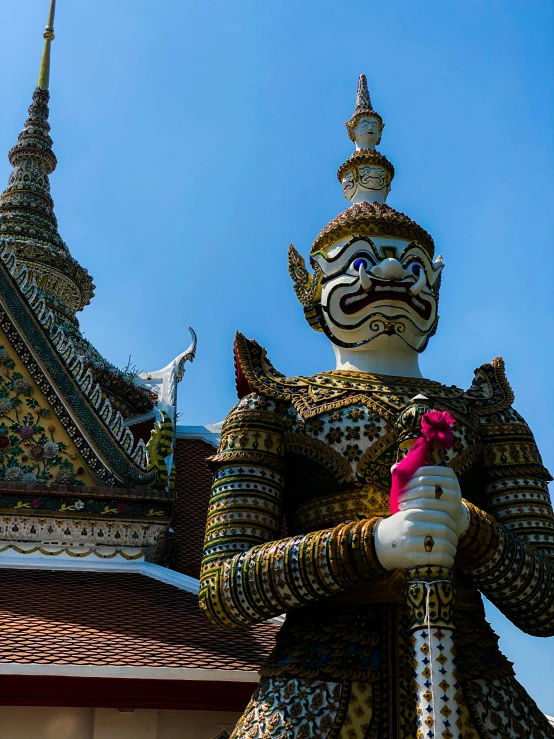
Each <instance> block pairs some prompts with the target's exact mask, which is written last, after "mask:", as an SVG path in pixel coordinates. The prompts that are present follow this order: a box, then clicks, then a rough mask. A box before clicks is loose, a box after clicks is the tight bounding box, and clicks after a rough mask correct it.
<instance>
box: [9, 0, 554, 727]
mask: <svg viewBox="0 0 554 739" xmlns="http://www.w3.org/2000/svg"><path fill="white" fill-rule="evenodd" d="M46 14H47V0H2V3H1V5H0V22H1V24H2V27H3V28H4V29H5V33H4V34H3V39H2V44H1V45H0V61H1V65H0V79H1V90H2V96H3V100H2V111H1V113H0V116H1V124H2V125H1V127H0V151H1V150H2V148H3V151H5V152H6V153H7V152H8V150H9V148H10V147H11V146H12V145H13V144H14V143H15V141H16V137H17V134H18V133H19V131H20V130H21V128H22V124H23V122H24V120H25V117H26V109H27V107H28V105H29V103H30V98H31V94H32V90H33V88H34V85H35V83H36V76H37V71H38V64H39V59H40V54H41V44H42V39H41V35H42V31H43V27H44V24H45V20H46ZM553 38H554V6H553V5H552V3H551V2H549V1H548V0H527V1H526V2H525V1H524V0H521V1H519V2H515V1H514V0H487V1H486V2H484V0H481V1H480V2H479V1H478V0H463V1H462V0H457V1H456V0H455V1H453V2H449V3H445V2H443V0H391V2H387V3H375V2H372V3H351V4H347V3H337V2H331V0H318V1H317V2H316V1H315V0H305V1H304V2H302V3H295V2H292V0H286V1H279V0H276V1H275V2H271V3H266V2H259V0H257V1H256V0H242V2H240V3H228V2H225V1H224V0H212V2H210V3H191V2H188V0H187V1H185V0H159V1H158V2H156V3H152V2H151V1H150V0H117V2H108V0H79V2H74V1H73V0H58V8H57V19H56V40H55V42H54V44H53V51H52V57H53V62H52V78H51V92H52V101H51V117H50V120H51V124H52V137H53V139H54V145H55V152H56V155H57V157H58V160H59V165H58V169H57V170H56V172H55V173H54V174H53V176H52V178H51V183H52V193H53V197H54V200H55V202H56V213H57V216H58V220H59V225H60V233H61V235H62V237H63V238H64V239H65V241H66V242H67V244H68V245H69V247H70V249H71V251H72V253H73V255H74V256H75V257H76V258H77V259H78V260H79V261H80V262H81V264H83V265H84V266H85V267H87V269H88V270H89V271H90V272H91V274H92V275H93V276H94V278H95V282H96V285H97V289H96V297H95V298H94V299H93V301H92V303H91V305H90V306H88V307H87V308H86V309H85V311H84V312H83V313H82V318H81V325H82V328H83V330H84V332H85V334H86V335H87V337H88V338H89V339H90V340H91V341H92V342H93V343H94V344H95V345H96V346H97V347H98V349H99V350H100V351H102V352H103V353H104V355H105V356H106V357H107V358H108V359H110V360H111V361H112V362H114V363H115V364H118V365H120V366H121V365H125V364H126V363H127V359H128V357H129V355H131V358H132V362H133V363H134V364H135V365H136V366H137V367H138V369H148V370H152V369H157V368H159V367H162V366H165V365H166V364H167V363H168V361H169V360H171V359H172V358H173V357H174V356H175V355H177V354H178V353H179V352H180V351H182V349H183V348H184V347H186V345H187V344H188V340H189V339H188V333H187V330H186V329H187V326H188V325H192V326H193V327H194V328H195V329H196V331H197V333H198V337H199V347H198V356H197V360H196V361H195V363H194V364H193V365H189V366H188V369H187V374H186V376H185V379H184V381H183V383H182V385H181V389H180V411H181V413H182V416H181V419H180V422H181V423H184V424H200V423H212V422H215V421H218V420H221V419H222V418H223V417H224V416H225V415H226V413H227V411H228V409H229V408H230V406H231V405H232V404H233V402H234V398H235V395H234V378H233V365H232V340H233V334H234V332H235V331H236V330H237V329H239V330H241V331H242V332H244V333H245V334H246V335H247V336H250V337H255V338H257V339H258V340H259V341H260V342H261V343H262V344H264V345H265V346H266V347H267V349H268V353H269V356H270V358H271V359H272V361H273V363H274V364H275V365H276V366H277V367H278V368H279V369H280V370H281V371H283V372H286V373H287V374H310V373H313V372H316V371H318V370H323V369H330V368H331V367H332V365H333V356H332V351H331V348H330V345H329V344H328V342H327V340H326V339H325V338H324V337H323V336H322V335H320V334H316V333H315V332H313V331H312V330H311V329H310V328H309V327H308V326H307V324H306V323H305V322H304V319H303V316H302V311H301V309H300V306H299V305H298V304H297V302H296V298H295V296H294V293H293V291H292V287H291V285H290V281H289V277H288V274H287V268H286V259H287V247H288V244H289V243H290V242H293V243H294V244H295V246H296V248H297V249H298V250H299V251H301V252H302V253H303V254H304V255H307V253H308V252H309V247H310V244H311V242H312V241H313V239H314V238H315V236H316V235H317V234H318V232H319V231H320V229H321V228H323V227H324V226H325V225H326V223H327V222H328V221H329V220H331V218H333V217H334V216H335V215H337V214H338V213H339V212H340V211H342V210H344V208H345V207H346V201H345V200H344V199H343V198H342V194H341V190H340V186H339V183H338V182H337V180H336V176H335V173H336V170H337V168H338V167H339V165H340V164H341V163H342V162H343V161H344V159H346V157H347V156H348V155H349V154H350V152H351V150H352V147H351V143H350V141H349V139H348V137H347V135H346V131H345V129H344V126H343V122H344V121H345V120H346V119H347V118H349V117H350V115H351V113H352V109H353V106H354V97H355V88H356V80H357V77H358V75H359V74H360V73H361V72H365V73H366V75H367V77H368V81H369V86H370V91H371V95H372V100H373V104H374V106H375V109H376V110H378V111H379V112H380V113H381V115H382V116H383V118H384V120H385V123H386V128H385V131H384V135H383V139H382V143H381V147H380V149H381V151H382V152H383V153H385V154H386V155H387V157H388V158H389V159H390V160H391V161H392V162H393V164H394V166H395V168H396V178H395V180H394V182H393V189H392V192H391V195H390V197H389V201H388V202H389V204H390V205H392V206H393V207H394V208H396V209H398V210H401V211H403V212H405V213H407V214H408V215H409V216H410V217H412V218H414V219H415V220H416V221H418V223H420V224H421V225H422V226H424V227H425V228H426V229H427V230H428V231H430V233H431V234H432V235H433V237H434V239H435V242H436V245H437V251H438V253H442V254H443V257H444V261H445V263H446V269H445V271H444V277H443V287H442V296H441V302H440V306H439V309H440V310H439V312H440V315H441V322H440V326H439V332H438V334H437V336H436V337H435V338H433V339H432V341H431V343H430V345H429V348H428V350H427V351H426V352H425V354H424V355H423V357H422V362H421V364H422V368H423V372H424V374H425V375H426V376H428V377H432V378H433V379H438V380H441V381H443V382H446V383H447V384H456V385H460V386H463V387H467V386H468V385H469V383H470V382H471V377H472V373H473V369H474V368H475V367H477V366H478V365H480V364H482V363H484V362H487V361H490V360H491V359H492V358H493V357H494V356H497V355H499V354H500V355H502V356H503V357H504V359H505V360H506V364H507V370H508V375H509V378H510V381H511V383H512V385H513V387H514V390H515V392H516V401H517V402H516V406H517V408H518V410H519V411H520V412H521V413H522V414H523V415H524V416H525V417H526V419H527V420H528V421H529V423H530V425H531V427H532V428H533V430H534V432H535V435H536V437H537V440H538V442H539V446H540V448H541V450H542V452H543V456H544V459H545V463H546V464H547V466H549V467H550V469H554V451H553V448H552V446H553V445H552V439H553V438H554V434H553V424H552V418H553V417H554V391H553V389H552V382H551V377H552V362H553V359H554V357H553V354H554V350H553V342H552V336H553V328H554V301H553V297H552V296H553V295H554V291H553V289H552V268H551V267H552V264H553V255H552V250H551V247H550V241H551V238H552V232H553V227H554V216H553V208H552V202H553V196H554V192H553V190H554V186H553V184H552V183H553V181H554V178H553V171H554V137H553V135H552V133H553V122H554V92H553V86H552V84H551V77H552V69H553V68H554V42H553V41H552V39H553ZM9 171H10V168H9V164H8V162H7V159H6V158H4V159H1V158H0V185H1V186H2V187H3V186H4V185H3V184H2V183H5V182H7V178H8V175H9ZM489 616H490V619H491V621H492V622H493V625H494V626H495V628H496V629H497V631H498V632H499V633H500V635H501V646H502V647H503V648H504V650H505V652H506V653H507V654H508V656H509V657H510V659H512V660H514V662H515V665H516V669H517V674H518V677H519V679H520V680H521V681H522V682H523V684H524V685H525V686H526V687H527V688H528V689H529V690H530V691H531V693H532V694H533V696H534V697H535V699H536V700H537V701H538V703H539V705H540V707H541V708H542V709H543V710H544V711H546V712H549V713H550V714H554V676H553V673H552V669H551V667H552V664H553V661H554V640H552V639H551V640H538V639H533V638H531V637H527V636H525V635H522V634H520V633H519V632H518V631H517V629H515V628H514V627H512V626H511V625H510V624H509V623H508V622H507V621H506V619H504V618H503V617H502V616H501V615H500V614H498V613H497V612H495V610H494V609H493V608H492V607H491V608H490V609H489Z"/></svg>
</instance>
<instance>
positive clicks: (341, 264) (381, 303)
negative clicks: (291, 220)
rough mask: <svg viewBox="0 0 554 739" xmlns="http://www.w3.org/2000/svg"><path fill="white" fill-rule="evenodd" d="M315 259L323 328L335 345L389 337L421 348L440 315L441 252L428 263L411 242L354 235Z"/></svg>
mask: <svg viewBox="0 0 554 739" xmlns="http://www.w3.org/2000/svg"><path fill="white" fill-rule="evenodd" d="M314 260H315V262H316V263H317V264H318V266H319V267H320V268H321V271H322V273H323V275H322V279H321V310H322V316H323V319H322V322H323V324H324V325H323V330H324V331H325V333H326V334H327V336H328V337H329V338H330V339H331V341H333V343H334V344H337V345H338V346H343V347H351V348H353V347H361V346H364V345H367V344H369V343H370V342H372V341H374V340H375V339H376V338H378V337H379V336H389V337H397V338H396V340H402V341H403V342H404V343H405V344H407V345H408V346H409V347H411V348H412V349H414V350H415V351H418V352H421V351H423V350H424V349H425V347H426V346H427V342H428V340H429V337H430V336H431V335H432V334H433V333H434V331H435V328H436V324H437V320H438V318H437V304H438V293H439V285H440V273H441V271H442V267H443V264H442V259H441V258H440V257H439V258H438V259H437V260H436V261H435V262H432V261H431V259H430V258H429V256H428V254H427V252H426V251H425V250H424V249H422V247H421V246H419V245H418V244H417V242H414V241H412V242H410V241H408V240H402V239H389V238H384V237H377V236H376V237H373V238H372V239H369V238H368V237H363V238H362V237H356V236H354V237H351V238H348V239H342V240H341V241H339V242H338V243H336V244H335V245H333V246H332V247H330V248H329V249H327V250H325V251H324V252H319V253H317V254H314Z"/></svg>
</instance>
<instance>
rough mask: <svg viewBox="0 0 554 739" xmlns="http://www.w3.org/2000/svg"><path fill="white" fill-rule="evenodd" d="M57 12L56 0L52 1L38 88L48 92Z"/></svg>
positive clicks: (45, 30)
mask: <svg viewBox="0 0 554 739" xmlns="http://www.w3.org/2000/svg"><path fill="white" fill-rule="evenodd" d="M55 12H56V0H50V11H49V13H48V23H47V24H46V28H45V29H44V50H43V52H42V60H41V63H40V72H39V74H38V82H37V87H39V88H40V89H41V90H48V83H49V82H50V46H51V44H52V41H53V40H54V14H55Z"/></svg>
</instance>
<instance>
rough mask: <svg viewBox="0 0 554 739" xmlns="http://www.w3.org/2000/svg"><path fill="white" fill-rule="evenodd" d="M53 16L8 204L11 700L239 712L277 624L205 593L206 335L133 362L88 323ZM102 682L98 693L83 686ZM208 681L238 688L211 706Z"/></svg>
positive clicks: (0, 348)
mask: <svg viewBox="0 0 554 739" xmlns="http://www.w3.org/2000/svg"><path fill="white" fill-rule="evenodd" d="M54 10H55V0H51V5H50V13H49V18H48V24H47V26H46V31H45V33H44V38H45V43H44V52H43V57H42V62H41V68H40V74H39V80H38V85H37V88H36V89H35V91H34V93H33V101H32V104H31V107H30V108H29V117H28V119H27V121H26V122H25V125H24V128H23V131H22V132H21V134H20V135H19V138H18V140H17V143H16V145H15V146H14V147H13V148H12V149H11V151H10V153H9V159H10V162H11V164H12V166H13V171H12V174H11V176H10V178H9V182H8V185H7V187H6V189H5V190H4V192H3V194H2V196H1V198H0V514H1V516H2V519H1V521H0V524H1V526H0V587H1V588H2V592H3V598H2V606H1V607H0V629H1V630H2V634H3V640H2V647H1V648H0V686H2V695H3V696H4V697H3V698H1V699H0V703H4V704H5V705H6V704H10V705H16V704H21V701H23V704H24V705H40V704H41V702H40V701H46V702H48V700H50V699H49V698H47V697H45V696H48V695H50V693H49V692H48V691H49V690H50V689H51V683H48V684H45V683H41V682H40V680H42V679H43V678H44V679H45V678H47V677H48V679H49V680H52V679H54V680H61V681H62V683H63V685H62V683H60V684H59V685H58V687H57V691H58V695H60V694H62V693H63V694H64V695H66V696H67V701H68V702H67V704H66V705H93V706H94V705H96V706H106V705H117V706H119V707H121V706H125V705H128V704H129V701H130V703H131V704H133V701H135V703H136V701H137V700H140V701H142V704H141V705H142V706H144V705H153V706H166V707H167V706H170V707H179V708H183V707H187V706H188V707H191V706H194V705H196V706H197V707H202V706H204V707H206V708H213V709H215V708H219V709H220V710H242V708H243V707H244V705H245V703H246V702H247V700H248V697H249V696H250V695H251V693H252V690H253V688H254V685H255V683H256V681H257V679H258V677H257V668H258V666H259V665H260V663H261V662H262V661H263V659H264V658H265V656H266V655H267V653H268V652H269V650H270V648H271V646H272V643H273V640H274V636H275V633H276V631H277V628H278V627H277V625H276V624H274V623H268V624H263V625H261V626H257V627H254V628H252V629H246V630H243V631H240V632H237V633H235V634H233V635H231V636H229V635H228V634H225V635H224V634H220V633H218V632H217V631H216V630H214V629H213V628H212V627H211V626H209V624H207V622H206V621H205V620H204V618H203V617H202V616H201V614H200V611H199V607H198V604H197V591H198V574H199V568H200V556H201V549H202V540H203V534H204V529H205V522H206V511H207V499H208V495H209V488H210V474H209V472H208V469H207V467H206V464H205V458H206V457H207V456H208V455H209V454H210V453H213V444H214V442H215V441H216V440H217V433H215V432H212V431H210V430H208V429H205V430H204V431H205V433H201V434H200V435H196V432H194V431H189V432H188V433H185V435H184V436H183V434H181V436H180V437H179V435H178V434H177V427H176V404H177V387H178V384H179V382H180V381H181V380H182V379H183V375H184V372H185V363H186V362H187V361H192V360H193V359H194V354H195V350H196V336H195V335H194V332H193V331H192V330H191V334H192V343H191V345H190V346H189V347H188V349H186V350H185V351H184V352H182V354H180V355H179V356H178V357H176V358H175V359H174V360H173V361H172V362H170V363H169V364H168V365H167V366H166V367H164V368H162V369H160V370H157V371H153V372H144V373H134V372H131V371H126V370H119V369H117V368H116V367H115V366H114V365H112V364H111V363H110V362H108V361H107V360H106V359H104V358H103V357H102V356H101V355H100V353H99V352H98V351H97V350H96V349H95V348H94V346H93V345H92V344H91V343H90V342H89V341H88V340H87V339H85V338H84V336H83V335H82V333H81V331H80V328H79V322H78V319H77V314H78V312H79V311H81V310H82V309H83V308H85V307H86V305H88V303H89V302H90V300H91V298H92V297H93V294H94V285H93V282H92V278H91V276H90V275H89V274H88V272H87V271H86V269H85V268H84V267H82V266H81V265H80V264H79V263H78V262H77V261H76V260H75V259H74V258H73V257H72V256H71V253H70V250H69V248H68V246H67V245H66V244H65V242H64V241H63V239H62V238H61V236H60V234H59V231H58V223H57V220H56V217H55V214H54V203H53V200H52V197H51V194H50V182H49V177H50V175H51V174H52V173H53V172H54V170H55V167H56V157H55V155H54V153H53V150H52V139H51V138H50V125H49V122H48V115H49V110H48V104H49V99H50V93H49V90H48V86H49V79H50V54H51V45H52V41H53V40H54ZM91 677H95V678H99V679H100V681H98V680H97V681H96V682H95V683H94V686H95V687H94V690H93V691H92V693H90V692H89V693H88V695H87V698H86V700H85V699H84V698H83V697H82V696H83V695H84V693H85V692H86V690H85V689H84V688H83V687H80V688H79V687H76V683H75V682H74V680H75V678H78V679H79V680H83V681H86V680H89V679H90V678H91ZM121 677H125V678H127V680H123V681H122V680H120V679H119V678H121ZM70 679H71V680H72V682H71V683H68V682H63V681H64V680H65V681H68V680H70ZM37 680H38V681H39V682H38V683H37ZM182 680H186V681H187V686H188V690H186V691H183V690H182V689H181V690H176V689H175V688H174V687H173V686H174V685H176V684H177V683H178V682H180V681H182ZM21 681H27V683H25V686H24V685H23V683H21ZM29 681H31V682H29ZM33 681H34V682H33ZM114 681H115V683H117V685H114ZM135 681H136V682H137V683H138V684H140V685H139V686H138V687H137V686H135V689H134V690H135V698H132V697H130V694H128V691H127V693H126V690H127V688H126V687H123V686H124V685H125V686H129V685H130V684H131V682H132V683H133V684H134V683H135ZM208 683H209V684H211V685H215V686H217V685H220V686H221V685H223V686H224V689H220V690H219V692H218V691H217V690H216V692H215V693H214V694H213V695H212V696H211V698H210V700H208V701H207V703H206V698H205V695H206V689H205V687H204V688H202V686H206V685H207V684H208ZM83 684H84V683H83ZM231 684H232V686H234V687H231V688H227V687H225V686H228V685H231ZM87 685H88V683H87ZM145 685H148V686H149V688H148V690H146V689H145V688H144V686H145ZM33 686H38V687H37V688H36V690H35V691H34V690H33ZM140 686H142V687H140ZM156 686H157V687H156ZM195 686H196V687H195ZM94 691H96V692H94ZM34 692H35V693H37V694H40V696H41V698H40V699H39V698H37V699H36V700H39V702H38V703H37V702H36V700H35V699H33V698H31V697H30V696H31V695H32V694H33V693H34ZM194 696H196V697H194ZM202 696H204V698H203V697H202ZM55 700H56V698H55V697H52V701H55ZM58 700H59V699H58ZM83 700H85V703H83V702H82V701H83ZM72 701H76V703H75V702H74V703H72ZM87 701H88V702H87ZM94 701H96V702H94ZM187 701H188V703H187ZM202 701H204V703H205V705H204V704H203V703H202ZM210 701H211V703H210ZM185 703H186V705H185ZM56 705H58V704H56Z"/></svg>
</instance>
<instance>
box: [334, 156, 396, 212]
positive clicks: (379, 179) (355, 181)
mask: <svg viewBox="0 0 554 739" xmlns="http://www.w3.org/2000/svg"><path fill="white" fill-rule="evenodd" d="M390 181H391V178H390V175H389V173H388V172H387V171H386V170H385V169H384V167H379V166H376V165H363V166H361V167H357V168H356V169H355V170H351V171H350V172H347V173H346V174H345V176H344V177H343V178H342V180H341V184H342V192H343V194H344V197H345V198H346V199H347V200H349V201H350V202H351V203H352V204H354V203H361V202H363V201H367V202H371V203H385V202H386V200H387V196H388V194H389V192H390Z"/></svg>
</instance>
